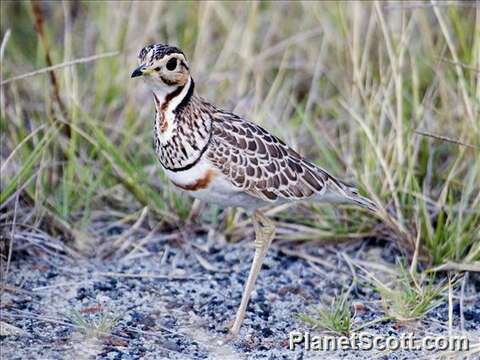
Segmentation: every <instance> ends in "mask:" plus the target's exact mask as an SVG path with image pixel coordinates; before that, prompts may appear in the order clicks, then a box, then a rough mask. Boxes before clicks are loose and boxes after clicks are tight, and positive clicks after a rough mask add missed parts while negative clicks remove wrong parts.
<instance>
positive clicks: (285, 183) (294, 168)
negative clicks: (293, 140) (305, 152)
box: [207, 112, 342, 201]
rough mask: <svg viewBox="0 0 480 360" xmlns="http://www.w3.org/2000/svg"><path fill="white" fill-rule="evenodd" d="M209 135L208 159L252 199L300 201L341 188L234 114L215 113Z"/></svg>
mask: <svg viewBox="0 0 480 360" xmlns="http://www.w3.org/2000/svg"><path fill="white" fill-rule="evenodd" d="M212 131H213V133H212V139H211V141H212V143H211V145H212V146H210V147H209V151H208V152H207V156H208V159H209V160H210V162H211V163H212V164H213V165H214V166H215V167H216V168H218V169H219V170H220V171H221V172H222V173H223V174H224V175H225V177H226V178H227V179H229V180H230V181H231V183H232V184H233V185H234V186H235V187H237V188H239V189H242V190H243V191H245V192H247V193H249V194H251V195H253V196H256V197H258V198H261V199H263V200H266V201H275V200H277V199H282V198H283V199H290V200H299V199H306V198H310V197H313V196H315V195H317V194H319V195H321V194H323V193H324V192H325V191H327V189H329V188H330V187H331V186H330V184H331V183H333V185H335V184H336V183H338V186H341V185H342V183H340V182H339V181H338V180H336V179H335V178H333V177H332V176H330V175H329V174H328V173H327V172H325V171H324V170H322V169H320V168H319V167H317V166H315V165H314V164H312V163H310V162H308V161H306V160H305V159H303V157H302V156H301V155H300V154H298V153H297V152H296V151H295V150H293V149H291V148H290V147H288V146H287V145H286V144H285V143H284V142H283V141H281V140H280V139H278V138H277V137H275V136H273V135H272V134H270V133H268V132H267V131H266V130H265V129H263V128H262V127H261V126H259V125H257V124H255V123H252V122H250V121H246V120H244V119H242V118H240V117H238V116H236V115H234V114H230V113H227V112H221V113H217V115H216V116H214V117H213V122H212ZM335 187H336V186H335Z"/></svg>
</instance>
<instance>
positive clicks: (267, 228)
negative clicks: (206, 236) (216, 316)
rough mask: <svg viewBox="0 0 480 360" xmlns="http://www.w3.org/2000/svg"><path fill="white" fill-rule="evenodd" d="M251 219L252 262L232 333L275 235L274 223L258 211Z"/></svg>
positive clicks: (238, 322) (237, 327) (239, 319)
mask: <svg viewBox="0 0 480 360" xmlns="http://www.w3.org/2000/svg"><path fill="white" fill-rule="evenodd" d="M252 220H253V226H254V229H255V256H254V257H253V262H252V266H251V268H250V273H249V274H248V280H247V283H246V284H245V289H244V290H243V295H242V302H241V303H240V307H239V308H238V310H237V315H236V317H235V322H234V323H233V326H232V328H231V329H230V332H231V333H232V334H233V335H237V334H238V332H239V331H240V326H241V325H242V322H243V318H244V317H245V310H246V309H247V305H248V301H249V300H250V295H251V294H252V291H253V287H254V286H255V281H256V280H257V276H258V273H259V272H260V269H261V268H262V263H263V259H265V256H266V255H267V251H268V248H269V246H270V244H271V243H272V240H273V237H274V236H275V225H274V223H273V222H272V221H271V220H269V219H268V218H266V217H265V216H264V215H262V214H261V213H260V212H258V211H256V212H255V213H254V214H253V217H252Z"/></svg>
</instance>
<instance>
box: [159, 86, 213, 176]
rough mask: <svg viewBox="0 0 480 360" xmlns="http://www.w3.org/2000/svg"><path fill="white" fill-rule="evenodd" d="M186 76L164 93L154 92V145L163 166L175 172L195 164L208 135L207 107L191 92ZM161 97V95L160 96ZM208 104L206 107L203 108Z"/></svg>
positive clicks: (209, 126)
mask: <svg viewBox="0 0 480 360" xmlns="http://www.w3.org/2000/svg"><path fill="white" fill-rule="evenodd" d="M194 86H195V85H194V82H193V79H192V78H189V79H188V80H187V82H186V83H185V85H184V86H180V87H178V88H174V89H172V90H171V91H170V92H167V93H166V94H163V95H162V94H160V93H159V92H156V91H154V93H153V94H154V100H155V126H154V147H155V152H156V153H157V155H158V157H159V160H160V162H161V163H162V165H163V167H164V168H166V169H169V170H173V171H175V169H176V171H179V169H185V168H188V167H189V166H192V164H195V163H196V162H197V161H198V159H199V158H200V157H201V156H202V154H203V153H204V151H205V149H206V147H207V145H208V143H209V141H210V136H211V129H212V124H211V121H212V120H211V116H209V115H208V113H209V112H211V111H212V109H210V108H211V106H210V107H208V106H207V104H206V103H204V102H203V101H202V100H201V99H200V98H199V97H197V96H196V95H195V94H194ZM161 96H162V97H161ZM207 107H208V109H207Z"/></svg>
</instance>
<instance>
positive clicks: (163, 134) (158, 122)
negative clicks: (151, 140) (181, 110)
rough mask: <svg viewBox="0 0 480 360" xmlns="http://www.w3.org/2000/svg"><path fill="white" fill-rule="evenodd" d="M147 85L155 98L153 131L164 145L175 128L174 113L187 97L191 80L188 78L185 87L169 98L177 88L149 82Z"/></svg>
mask: <svg viewBox="0 0 480 360" xmlns="http://www.w3.org/2000/svg"><path fill="white" fill-rule="evenodd" d="M148 83H149V85H150V87H151V89H152V91H153V94H154V96H155V107H156V110H157V111H156V115H155V129H154V131H155V133H156V136H157V137H158V139H159V140H160V142H162V143H165V142H167V141H169V140H170V138H171V137H172V134H173V131H174V129H175V127H176V123H175V112H174V111H175V109H176V108H177V107H178V105H180V103H181V102H182V100H183V99H184V98H185V96H187V94H188V91H189V89H190V86H191V83H192V80H191V78H190V77H188V80H187V82H186V83H185V86H183V88H182V90H181V91H180V92H179V93H178V94H176V95H174V96H173V97H171V96H172V94H173V93H174V92H175V91H176V89H177V87H175V86H167V85H163V86H158V85H156V84H153V83H152V82H151V81H148Z"/></svg>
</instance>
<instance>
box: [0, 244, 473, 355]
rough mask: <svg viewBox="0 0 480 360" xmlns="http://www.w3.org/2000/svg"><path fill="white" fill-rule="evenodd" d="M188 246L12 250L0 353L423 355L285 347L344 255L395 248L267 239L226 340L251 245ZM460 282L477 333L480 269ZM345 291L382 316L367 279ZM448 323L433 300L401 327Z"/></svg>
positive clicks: (438, 328) (362, 319) (341, 277)
mask: <svg viewBox="0 0 480 360" xmlns="http://www.w3.org/2000/svg"><path fill="white" fill-rule="evenodd" d="M194 243H195V244H194V245H196V246H192V244H191V243H189V244H185V243H178V242H172V241H170V242H168V241H159V242H157V243H156V244H155V245H154V246H153V247H152V248H150V249H149V251H150V253H149V254H148V255H145V256H141V257H137V258H128V257H124V258H122V259H117V260H103V261H101V260H91V259H90V260H86V259H83V260H77V261H73V260H71V259H68V258H65V257H62V256H49V257H45V256H39V257H33V256H22V255H21V254H17V255H16V257H15V260H14V261H13V262H12V263H11V266H10V272H9V278H8V288H7V291H4V292H3V294H2V321H3V322H4V323H3V325H4V326H6V325H5V323H8V324H10V325H13V327H12V328H10V327H8V328H5V330H4V331H3V334H2V336H1V343H2V345H1V346H2V353H3V354H2V359H27V358H28V359H70V358H71V359H73V358H75V359H81V358H84V359H87V358H101V359H138V358H145V359H243V358H248V359H291V358H295V359H302V358H315V357H318V358H322V359H337V358H343V359H354V358H355V359H367V358H372V357H373V358H381V359H404V358H411V359H414V358H418V356H419V355H421V354H420V353H416V352H406V351H403V352H396V353H388V354H385V353H382V352H378V351H377V352H374V351H371V352H367V351H363V352H360V351H353V350H351V351H343V352H341V351H337V352H328V353H327V352H321V353H315V352H311V351H305V350H304V349H303V348H301V347H298V348H297V349H296V350H295V351H291V350H289V348H288V334H289V332H290V331H294V330H298V331H305V330H308V329H309V327H308V325H307V324H305V323H304V322H302V321H301V320H300V319H299V318H298V316H297V314H298V313H303V312H309V311H311V308H312V307H313V306H317V305H319V304H321V303H325V302H330V301H331V299H332V298H335V296H338V294H340V293H342V291H345V289H347V288H348V287H349V285H350V283H351V281H352V273H351V268H350V267H349V266H348V264H347V262H346V261H345V260H344V259H345V256H344V255H342V254H346V255H348V256H350V257H351V258H353V259H363V260H366V261H369V260H371V259H377V260H376V262H377V263H378V264H379V265H387V266H389V267H390V268H391V266H392V263H393V261H394V258H395V253H394V252H393V251H392V249H391V248H390V247H389V246H382V247H379V246H375V245H372V244H367V243H366V242H363V243H361V242H358V243H355V244H349V245H338V246H323V247H319V246H302V247H300V248H299V247H297V248H295V249H294V252H295V253H300V252H301V253H302V254H308V255H309V256H311V258H309V259H308V260H306V258H308V256H292V255H291V254H290V255H286V252H288V251H292V250H291V248H286V247H279V246H278V245H276V246H274V247H273V248H272V249H270V252H269V255H268V257H267V260H266V262H265V265H264V267H263V270H262V272H261V274H260V276H259V279H258V281H257V286H256V291H255V292H254V295H253V298H252V301H251V302H250V305H249V307H248V311H247V315H246V319H245V322H244V325H243V327H242V330H241V334H240V336H239V337H238V338H237V339H229V336H228V333H227V332H226V330H225V328H226V326H227V325H228V322H229V321H230V320H232V319H233V317H234V315H235V311H236V308H237V306H238V304H239V302H240V298H241V294H242V290H243V285H244V282H245V280H246V277H247V274H248V270H249V267H250V262H251V259H252V256H253V249H252V246H251V243H249V242H246V241H245V242H241V243H238V244H227V245H219V244H213V245H212V244H209V242H207V240H206V239H205V238H201V237H199V238H197V239H195V240H194ZM383 245H385V244H383ZM200 249H202V250H200ZM289 249H290V250H289ZM125 274H129V275H128V276H126V275H125ZM467 288H468V289H467V290H468V291H469V293H468V294H469V295H468V296H466V298H474V299H476V300H473V301H466V302H465V304H466V305H465V308H464V311H463V313H464V318H465V325H464V326H465V330H467V331H468V332H469V334H470V335H469V336H471V337H473V338H475V337H476V338H477V339H478V335H479V331H478V329H480V304H479V303H478V290H479V289H480V281H479V280H478V277H475V276H474V275H473V274H472V275H471V276H470V280H469V283H468V286H467ZM352 290H353V291H352V293H351V296H352V297H353V299H354V301H355V302H356V304H357V313H356V315H355V320H354V321H355V324H361V323H366V322H368V321H371V320H374V319H376V318H378V317H381V316H382V315H383V314H382V312H381V307H380V306H379V305H378V303H376V302H375V300H378V299H379V297H378V294H377V293H376V292H374V291H373V290H372V289H371V287H369V286H366V285H365V286H364V284H362V283H359V284H358V286H356V287H353V288H352ZM362 309H363V310H362ZM459 311H460V310H459V305H458V301H457V300H456V301H455V303H454V308H453V312H454V316H455V322H454V324H453V325H454V328H458V326H459V322H458V321H459V320H458V319H459V317H460V316H459ZM447 320H448V307H447V306H446V304H442V305H440V306H438V307H437V308H436V309H435V310H434V311H432V312H431V313H430V317H429V320H428V321H422V322H418V323H415V324H413V325H412V324H410V325H409V326H414V329H415V332H416V334H417V335H418V336H421V334H446V333H447V331H448V328H447V326H446V324H447ZM365 331H368V332H370V333H378V334H388V335H397V336H398V335H399V334H401V333H403V332H407V331H412V330H408V328H406V327H405V326H403V325H399V324H398V323H395V322H391V321H385V322H380V323H377V324H374V325H372V326H370V327H368V329H366V330H365ZM477 342H478V341H477Z"/></svg>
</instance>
